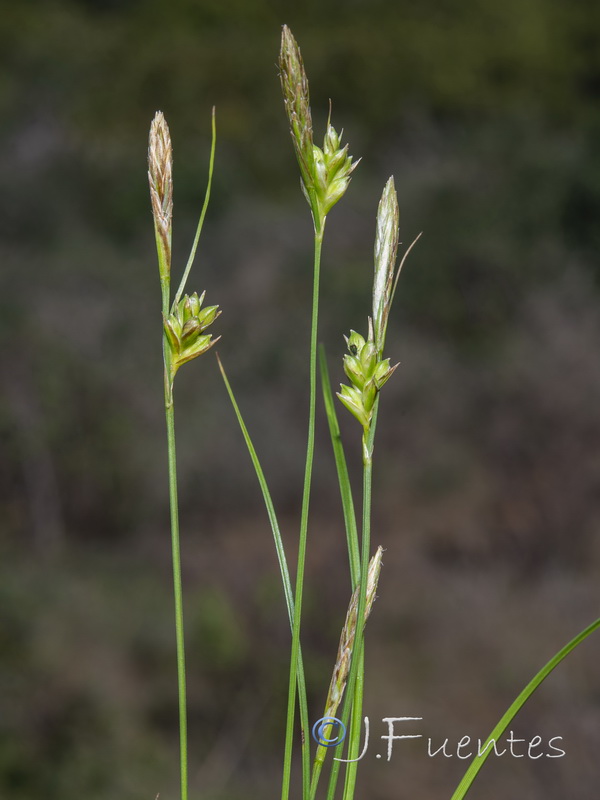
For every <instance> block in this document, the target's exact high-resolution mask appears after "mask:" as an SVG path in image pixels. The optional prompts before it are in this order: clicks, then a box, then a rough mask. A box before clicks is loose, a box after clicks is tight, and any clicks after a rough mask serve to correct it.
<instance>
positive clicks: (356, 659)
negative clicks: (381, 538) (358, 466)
mask: <svg viewBox="0 0 600 800" xmlns="http://www.w3.org/2000/svg"><path fill="white" fill-rule="evenodd" d="M369 433H370V431H365V432H364V434H363V519H362V542H361V556H360V575H361V580H360V590H359V593H358V611H357V615H356V619H357V625H356V635H355V637H354V646H353V648H352V649H353V651H354V654H355V655H354V656H353V658H352V664H351V667H350V675H349V678H348V694H349V695H352V697H353V702H352V725H351V727H350V742H349V744H348V758H351V759H352V758H357V757H358V755H359V748H360V731H361V720H362V704H363V688H364V678H365V674H364V673H365V664H364V648H363V636H364V629H365V626H364V618H365V606H366V602H367V575H368V571H369V551H370V549H371V487H372V482H373V459H372V454H373V444H372V441H371V442H370V443H369V439H370V438H371V437H370V436H369ZM353 673H354V674H353ZM357 769H358V762H357V761H352V762H351V763H350V764H348V768H347V770H346V781H345V784H344V796H343V800H352V798H353V797H354V789H355V786H356V772H357Z"/></svg>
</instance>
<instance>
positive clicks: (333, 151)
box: [303, 122, 358, 217]
mask: <svg viewBox="0 0 600 800" xmlns="http://www.w3.org/2000/svg"><path fill="white" fill-rule="evenodd" d="M313 164H314V166H313V176H314V179H313V184H314V188H315V193H316V195H317V198H318V202H319V210H320V213H321V215H322V216H323V217H325V216H326V215H327V214H328V213H329V212H330V211H331V209H332V208H333V206H334V205H335V204H336V203H337V201H338V200H339V199H340V198H341V197H343V195H344V192H345V191H346V189H347V188H348V184H349V183H350V174H351V173H352V171H353V170H354V168H355V167H356V166H357V164H358V161H356V162H353V161H352V156H349V155H348V145H345V146H344V147H341V146H340V137H339V135H338V133H337V132H336V130H335V128H334V127H333V125H331V123H330V122H328V123H327V132H326V133H325V141H324V142H323V149H321V148H320V147H318V146H317V145H316V144H315V145H313ZM303 189H304V192H305V194H306V197H307V199H308V201H309V203H310V197H309V195H308V193H307V190H306V189H305V188H304V185H303Z"/></svg>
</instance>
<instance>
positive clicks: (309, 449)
mask: <svg viewBox="0 0 600 800" xmlns="http://www.w3.org/2000/svg"><path fill="white" fill-rule="evenodd" d="M323 228H324V225H323V226H321V228H320V230H318V231H317V232H316V233H315V255H314V272H313V302H312V320H311V334H310V397H309V412H308V442H307V446H306V467H305V471H304V490H303V494H302V514H301V518H300V539H299V543H298V565H297V571H296V591H295V598H294V624H293V627H292V652H291V657H290V680H289V686H288V705H287V724H286V731H285V753H284V761H283V781H282V787H281V798H282V800H288V798H289V793H290V780H291V772H292V745H293V740H294V717H295V708H296V682H297V664H298V653H299V650H300V622H301V618H302V595H303V588H304V563H305V559H306V539H307V531H308V510H309V505H310V487H311V480H312V467H313V458H314V449H315V410H316V400H317V328H318V318H319V278H320V271H321V248H322V245H323ZM302 713H304V710H303V711H302ZM307 717H308V709H306V718H307ZM309 791H310V744H309V731H308V730H304V729H303V730H302V796H303V798H304V800H307V798H308V794H309Z"/></svg>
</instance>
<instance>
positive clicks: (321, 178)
mask: <svg viewBox="0 0 600 800" xmlns="http://www.w3.org/2000/svg"><path fill="white" fill-rule="evenodd" d="M279 70H280V77H281V88H282V91H283V100H284V104H285V110H286V113H287V116H288V120H289V123H290V132H291V134H292V141H293V143H294V150H295V151H296V158H297V159H298V164H299V166H300V173H301V175H302V181H301V186H302V191H303V192H304V196H305V197H306V199H307V200H308V204H309V206H310V209H311V211H312V215H313V221H314V225H315V230H316V231H317V232H320V231H321V230H322V228H323V224H324V222H325V217H326V216H327V214H328V213H329V211H330V210H331V209H332V208H333V206H334V205H335V204H336V203H337V201H338V200H339V199H340V198H341V197H342V196H343V194H344V192H345V191H346V189H347V188H348V184H349V183H350V175H351V173H352V171H353V170H354V169H355V167H356V166H357V164H358V161H356V162H353V161H352V157H351V156H349V155H348V145H345V146H344V147H341V144H340V136H339V135H338V133H337V132H336V130H335V128H334V127H333V126H332V125H331V120H328V122H327V131H326V133H325V139H324V142H323V147H322V148H321V147H318V146H317V145H316V144H315V143H314V138H313V128H312V114H311V110H310V101H309V91H308V79H307V77H306V72H305V70H304V63H303V61H302V55H301V53H300V48H299V47H298V43H297V42H296V40H295V39H294V37H293V36H292V33H291V31H290V29H289V28H288V27H287V25H284V26H283V31H282V35H281V52H280V55H279Z"/></svg>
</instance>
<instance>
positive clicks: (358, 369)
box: [337, 320, 398, 433]
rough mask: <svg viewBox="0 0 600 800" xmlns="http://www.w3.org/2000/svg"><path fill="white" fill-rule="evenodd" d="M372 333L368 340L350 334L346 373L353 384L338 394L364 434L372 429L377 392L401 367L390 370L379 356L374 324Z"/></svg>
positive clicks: (342, 385) (388, 361) (342, 386)
mask: <svg viewBox="0 0 600 800" xmlns="http://www.w3.org/2000/svg"><path fill="white" fill-rule="evenodd" d="M369 323H370V320H369ZM369 332H370V335H369V339H367V340H365V339H364V337H363V336H361V335H360V333H356V331H350V336H348V337H346V342H347V344H348V353H347V354H346V355H345V356H344V372H345V373H346V376H347V377H348V379H349V381H350V383H351V385H350V386H346V385H345V384H341V387H340V391H339V392H338V394H337V396H338V397H339V399H340V401H341V402H342V403H343V404H344V405H345V406H346V408H347V409H348V411H350V413H351V414H353V415H354V417H356V419H357V420H358V421H359V422H360V424H361V425H362V427H363V431H364V432H365V433H366V432H367V431H368V430H369V428H370V426H371V420H372V418H373V408H374V406H375V398H376V397H377V393H378V392H379V391H380V389H381V388H382V387H383V386H384V384H385V383H387V381H388V380H389V379H390V378H391V377H392V375H393V374H394V371H395V369H396V367H397V366H398V364H396V365H395V366H393V367H390V360H389V358H385V359H383V358H381V357H380V356H379V354H378V353H377V348H376V346H375V342H374V341H373V328H372V325H371V324H369Z"/></svg>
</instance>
